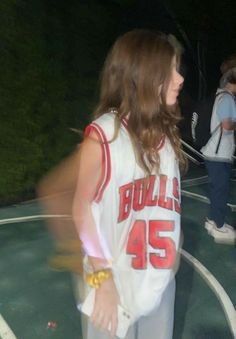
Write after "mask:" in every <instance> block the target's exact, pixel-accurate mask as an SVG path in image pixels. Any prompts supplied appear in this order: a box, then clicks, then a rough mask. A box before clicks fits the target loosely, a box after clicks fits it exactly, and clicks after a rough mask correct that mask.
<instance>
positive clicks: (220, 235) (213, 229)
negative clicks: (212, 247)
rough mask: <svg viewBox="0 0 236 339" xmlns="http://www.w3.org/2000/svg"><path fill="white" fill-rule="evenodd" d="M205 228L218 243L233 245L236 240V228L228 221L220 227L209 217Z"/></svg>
mask: <svg viewBox="0 0 236 339" xmlns="http://www.w3.org/2000/svg"><path fill="white" fill-rule="evenodd" d="M205 228H206V229H207V231H208V234H210V235H211V236H212V237H213V238H214V240H215V242H216V243H219V244H221V243H222V244H232V245H233V244H234V243H235V242H236V231H235V229H234V228H233V227H232V226H230V225H228V224H226V223H225V224H224V225H223V226H222V227H221V228H218V227H217V226H216V224H215V222H214V221H213V220H209V219H207V221H206V222H205Z"/></svg>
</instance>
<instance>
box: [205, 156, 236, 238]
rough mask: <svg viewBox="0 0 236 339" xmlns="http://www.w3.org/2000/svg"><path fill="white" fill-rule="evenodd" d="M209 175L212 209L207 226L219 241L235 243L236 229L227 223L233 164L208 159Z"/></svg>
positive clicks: (209, 231)
mask: <svg viewBox="0 0 236 339" xmlns="http://www.w3.org/2000/svg"><path fill="white" fill-rule="evenodd" d="M206 167H207V171H208V175H209V188H210V194H209V197H210V209H209V218H208V219H207V221H206V222H205V228H206V229H207V231H208V233H209V234H210V235H211V236H212V237H213V238H214V240H215V242H217V243H227V244H234V243H235V241H236V231H235V230H234V228H233V227H232V226H230V225H228V224H226V223H225V217H226V214H227V208H228V207H227V202H228V197H229V186H230V174H231V164H230V163H224V162H213V161H206Z"/></svg>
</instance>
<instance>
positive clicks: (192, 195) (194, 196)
mask: <svg viewBox="0 0 236 339" xmlns="http://www.w3.org/2000/svg"><path fill="white" fill-rule="evenodd" d="M181 194H182V195H183V196H185V197H189V198H192V199H195V200H198V201H202V202H204V203H206V204H210V200H209V199H208V198H207V197H205V196H204V195H201V194H197V193H193V192H189V191H185V190H181ZM227 205H228V206H229V208H230V209H231V211H233V212H235V211H236V205H233V204H230V203H228V204H227Z"/></svg>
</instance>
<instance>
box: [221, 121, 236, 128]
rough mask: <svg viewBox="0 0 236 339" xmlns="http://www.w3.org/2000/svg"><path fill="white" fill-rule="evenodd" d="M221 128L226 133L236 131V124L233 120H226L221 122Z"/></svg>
mask: <svg viewBox="0 0 236 339" xmlns="http://www.w3.org/2000/svg"><path fill="white" fill-rule="evenodd" d="M221 126H222V128H223V129H225V130H226V131H232V130H235V129H236V122H235V121H233V120H232V119H224V120H222V122H221Z"/></svg>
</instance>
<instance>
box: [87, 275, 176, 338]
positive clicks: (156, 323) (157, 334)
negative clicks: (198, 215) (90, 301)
mask: <svg viewBox="0 0 236 339" xmlns="http://www.w3.org/2000/svg"><path fill="white" fill-rule="evenodd" d="M174 304H175V279H173V280H172V281H171V282H170V283H169V285H168V286H167V288H166V289H165V292H164V293H163V296H162V300H161V303H160V305H159V306H158V307H157V308H156V309H154V310H153V311H152V312H151V313H150V314H149V315H147V316H143V317H141V318H140V319H139V320H138V321H137V322H136V323H135V324H133V325H132V326H131V327H130V328H129V330H128V332H127V335H126V336H125V338H124V339H147V338H148V339H172V337H173V326H174ZM87 319H88V318H87ZM108 338H109V335H108V333H105V332H101V331H99V330H98V329H96V328H95V327H94V326H93V325H92V324H91V323H90V322H89V321H88V323H87V333H85V332H84V333H83V339H108ZM114 339H118V337H115V338H114Z"/></svg>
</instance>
